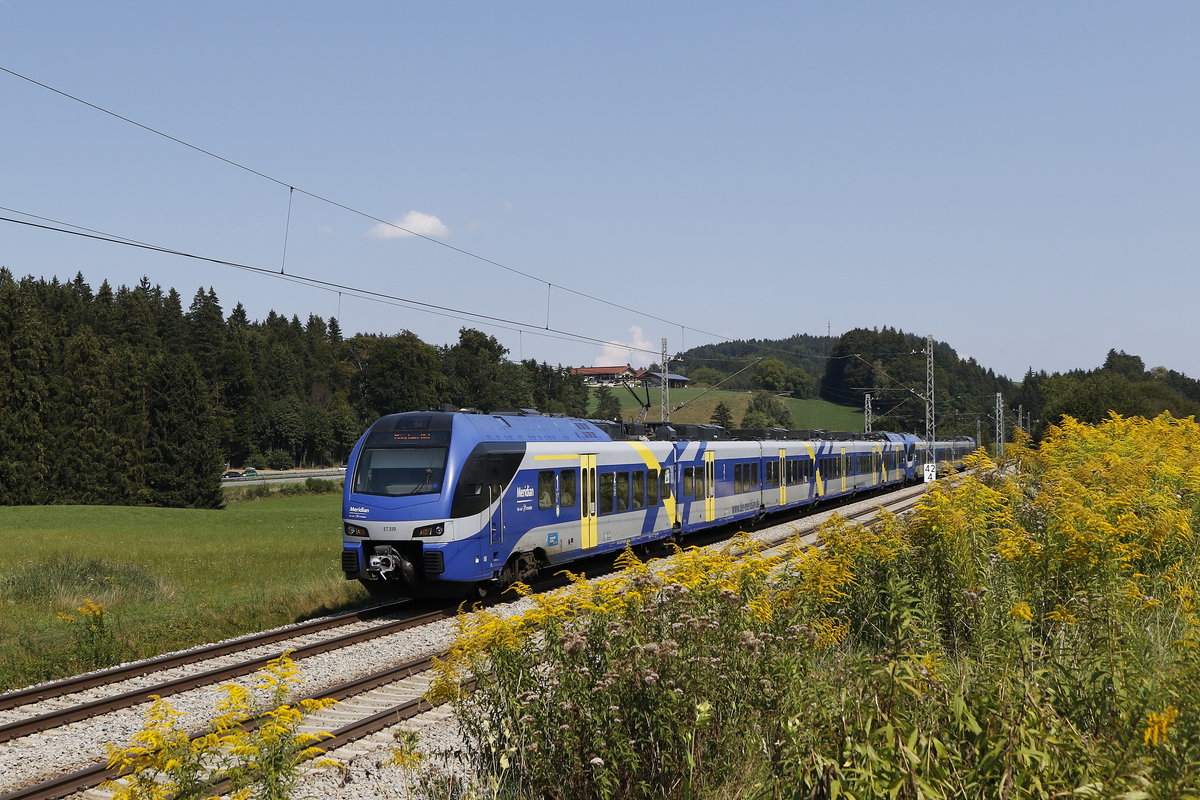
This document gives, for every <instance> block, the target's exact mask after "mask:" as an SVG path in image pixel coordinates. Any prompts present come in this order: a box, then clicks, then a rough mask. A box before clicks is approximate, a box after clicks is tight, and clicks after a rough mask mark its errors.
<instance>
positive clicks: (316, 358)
mask: <svg viewBox="0 0 1200 800" xmlns="http://www.w3.org/2000/svg"><path fill="white" fill-rule="evenodd" d="M507 352H508V351H507V350H506V349H505V348H504V347H503V346H502V345H501V344H500V343H499V342H497V341H496V339H495V338H494V337H492V336H488V335H486V334H484V333H481V332H480V331H477V330H473V329H470V328H463V329H462V330H461V331H460V336H459V341H458V342H457V343H455V344H453V345H451V346H447V347H435V346H433V345H430V344H427V343H425V342H423V341H421V339H420V338H418V337H417V336H416V335H415V334H413V333H411V332H410V331H402V332H400V333H397V334H356V335H354V336H350V337H344V336H343V334H342V331H341V328H340V325H339V323H338V321H337V320H336V319H329V320H325V319H322V318H321V317H318V316H309V318H308V319H307V321H305V322H301V321H300V319H299V318H298V317H296V316H293V317H292V318H290V319H288V318H286V317H283V316H280V315H278V314H275V313H273V312H272V313H270V314H269V315H268V316H267V318H266V319H265V320H263V321H261V322H256V321H251V320H249V319H247V316H246V312H245V309H244V308H243V307H242V305H241V304H240V303H239V304H237V305H235V306H234V308H233V309H232V310H231V311H229V312H228V314H226V313H225V312H224V310H223V309H222V307H221V303H220V301H219V299H218V297H217V296H216V294H215V292H214V291H213V290H212V289H208V290H204V289H200V290H198V291H197V292H196V294H195V296H194V297H193V298H192V301H191V303H190V305H189V306H188V307H187V308H186V309H185V308H184V306H183V302H182V299H181V297H180V295H179V293H178V292H177V291H175V290H174V289H170V290H163V289H162V287H160V286H157V285H152V284H151V283H150V281H149V280H148V279H143V280H142V281H141V282H140V283H139V284H138V285H137V286H134V287H126V286H121V287H119V288H117V289H115V290H114V289H113V288H112V287H111V286H109V284H108V283H107V282H104V283H102V284H101V285H100V287H99V288H98V289H96V290H95V291H93V290H92V288H91V287H90V286H89V285H88V284H87V283H86V282H85V281H84V279H83V276H82V275H77V276H76V277H75V279H74V280H72V281H69V282H66V283H62V282H59V281H57V280H50V281H47V280H44V279H35V278H30V277H26V278H23V279H19V280H18V279H15V278H14V277H13V275H12V273H11V271H9V270H7V269H5V268H0V408H2V409H4V413H3V414H0V505H38V504H50V503H57V504H106V505H155V506H170V507H196V508H216V507H220V505H221V504H222V493H221V485H220V475H221V472H222V470H223V469H224V468H226V467H242V466H256V467H269V468H273V469H286V468H289V467H293V466H329V465H336V464H343V463H345V459H346V457H347V455H348V454H349V452H350V449H351V448H352V447H353V446H354V443H355V441H356V440H357V439H358V437H359V435H360V434H361V433H362V431H363V429H364V428H365V427H366V425H368V424H369V423H370V422H373V421H374V420H375V419H376V418H378V417H379V416H381V415H383V414H387V413H392V412H395V411H407V410H412V409H418V408H431V407H436V406H440V405H442V404H450V405H452V406H454V407H456V408H468V407H472V408H481V409H486V410H494V409H498V408H537V409H539V410H542V411H545V412H558V413H564V414H569V415H573V416H583V415H585V413H586V409H587V402H588V393H587V388H586V387H585V386H584V385H583V383H582V380H581V379H580V378H578V377H576V376H572V375H570V374H569V372H568V371H567V369H565V368H562V367H551V366H549V365H547V364H544V363H542V364H539V363H537V362H536V361H532V360H527V361H522V362H519V363H513V362H510V361H507V360H506V359H505V356H506V354H507Z"/></svg>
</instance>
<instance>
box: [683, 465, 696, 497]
mask: <svg viewBox="0 0 1200 800" xmlns="http://www.w3.org/2000/svg"><path fill="white" fill-rule="evenodd" d="M693 471H694V467H684V468H683V496H684V497H688V496H689V495H691V493H692V473H693Z"/></svg>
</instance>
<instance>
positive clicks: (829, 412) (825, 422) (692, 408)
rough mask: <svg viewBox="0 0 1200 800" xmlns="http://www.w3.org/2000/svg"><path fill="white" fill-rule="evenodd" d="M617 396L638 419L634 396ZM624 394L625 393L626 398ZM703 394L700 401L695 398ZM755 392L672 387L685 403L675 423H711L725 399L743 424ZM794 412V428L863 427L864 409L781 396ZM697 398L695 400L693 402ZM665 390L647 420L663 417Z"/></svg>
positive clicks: (618, 392) (617, 392)
mask: <svg viewBox="0 0 1200 800" xmlns="http://www.w3.org/2000/svg"><path fill="white" fill-rule="evenodd" d="M612 392H613V395H614V396H615V397H616V398H617V400H618V401H619V402H620V403H621V419H623V420H626V421H630V420H634V419H636V418H637V415H638V413H639V412H640V411H641V408H640V407H639V406H638V403H637V401H636V400H634V399H633V396H632V395H631V394H630V393H629V392H628V391H626V390H625V389H623V388H621V387H620V386H615V387H613V388H612ZM638 394H639V396H642V397H645V390H644V389H640V390H638ZM622 395H624V396H623V397H622ZM700 395H703V397H700V399H698V400H694V398H696V397H699V396H700ZM751 395H752V392H748V391H747V392H727V391H724V390H722V389H713V390H705V389H672V390H671V395H670V401H671V407H672V408H675V407H676V406H678V405H680V404H681V403H682V404H684V405H683V407H682V408H680V409H678V410H676V411H672V412H671V419H672V420H673V421H675V422H690V423H707V422H711V421H712V415H713V411H715V410H716V408H717V404H718V403H721V402H724V403H725V405H727V406H729V410H730V412H731V413H732V414H733V419H734V422H735V424H736V423H740V422H741V419H742V417H743V416H744V415H745V413H746V408H747V407H748V406H749V405H750V397H751ZM780 399H781V400H783V402H784V403H786V404H787V407H788V410H789V411H791V412H792V427H794V428H818V429H821V430H830V431H861V430H862V429H863V416H862V411H860V410H857V409H853V408H849V407H847V406H840V405H837V404H836V403H830V402H827V401H825V400H797V399H795V398H790V397H784V398H780ZM693 400H694V402H693ZM597 402H598V401H597V391H596V389H592V390H591V393H590V397H589V402H588V412H589V413H594V412H595V411H596V406H597ZM661 409H662V390H661V389H651V390H650V410H649V411H647V412H646V416H645V419H647V420H649V421H651V422H657V421H658V420H659V419H660V418H661V416H662V412H661Z"/></svg>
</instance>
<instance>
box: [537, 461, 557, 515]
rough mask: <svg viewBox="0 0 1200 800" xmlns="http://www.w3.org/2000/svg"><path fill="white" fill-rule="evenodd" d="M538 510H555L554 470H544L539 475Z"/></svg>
mask: <svg viewBox="0 0 1200 800" xmlns="http://www.w3.org/2000/svg"><path fill="white" fill-rule="evenodd" d="M538 508H539V509H540V510H542V511H545V510H546V509H548V508H554V470H552V469H544V470H542V471H541V472H539V473H538Z"/></svg>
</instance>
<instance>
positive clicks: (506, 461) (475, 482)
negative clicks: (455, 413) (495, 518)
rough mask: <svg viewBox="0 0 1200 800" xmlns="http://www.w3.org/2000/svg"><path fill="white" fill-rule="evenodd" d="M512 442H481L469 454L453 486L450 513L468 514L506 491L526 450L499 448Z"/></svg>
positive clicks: (483, 507) (462, 515)
mask: <svg viewBox="0 0 1200 800" xmlns="http://www.w3.org/2000/svg"><path fill="white" fill-rule="evenodd" d="M501 446H503V447H512V446H513V445H511V444H505V445H494V444H481V445H478V446H476V448H475V450H474V451H472V453H471V455H470V456H469V457H468V458H467V462H466V466H465V467H464V469H463V471H462V475H461V476H460V477H459V479H458V486H456V487H455V490H454V503H453V505H452V506H451V507H450V516H451V517H456V518H457V517H465V516H468V515H470V514H478V513H479V512H481V511H483V510H484V509H486V508H487V507H488V506H489V505H491V504H492V502H494V501H495V499H496V498H497V497H498V496H499V495H500V494H502V493H503V492H504V489H505V488H506V487H507V486H508V484H509V483H510V482H511V481H512V479H513V476H514V475H516V474H517V468H518V467H519V466H520V465H521V458H522V457H523V454H524V451H523V450H509V451H504V450H498V449H493V448H497V447H501Z"/></svg>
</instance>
